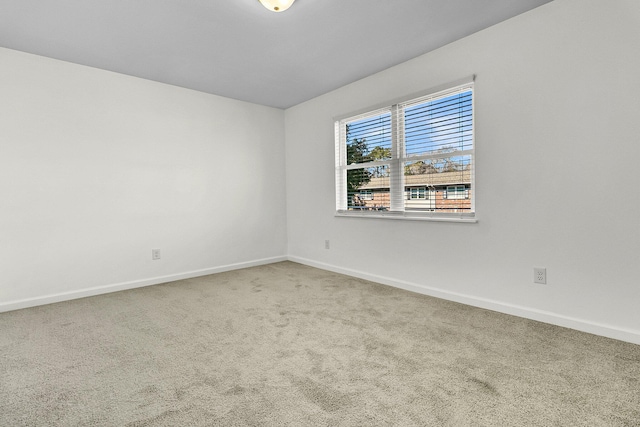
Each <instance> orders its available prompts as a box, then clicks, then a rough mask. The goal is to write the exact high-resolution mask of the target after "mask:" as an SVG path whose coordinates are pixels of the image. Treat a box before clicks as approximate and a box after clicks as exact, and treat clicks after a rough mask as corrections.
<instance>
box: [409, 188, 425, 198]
mask: <svg viewBox="0 0 640 427" xmlns="http://www.w3.org/2000/svg"><path fill="white" fill-rule="evenodd" d="M426 198H427V187H411V188H410V189H409V199H410V200H419V199H422V200H424V199H426Z"/></svg>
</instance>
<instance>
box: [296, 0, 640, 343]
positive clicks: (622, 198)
mask: <svg viewBox="0 0 640 427" xmlns="http://www.w3.org/2000/svg"><path fill="white" fill-rule="evenodd" d="M639 41H640V2H637V1H635V0H626V1H625V0H619V1H615V2H607V1H595V0H588V1H585V0H556V1H554V2H552V3H549V4H547V5H544V6H542V7H540V8H537V9H534V10H533V11H530V12H528V13H526V14H523V15H520V16H518V17H515V18H513V19H511V20H508V21H506V22H503V23H501V24H498V25H496V26H494V27H491V28H489V29H487V30H485V31H482V32H480V33H476V34H474V35H472V36H470V37H467V38H465V39H462V40H460V41H458V42H455V43H452V44H450V45H448V46H445V47H443V48H441V49H439V50H437V51H434V52H432V53H429V54H426V55H423V56H421V57H418V58H415V59H413V60H411V61H408V62H406V63H403V64H400V65H398V66H396V67H393V68H391V69H388V70H386V71H384V72H381V73H378V74H375V75H372V76H370V77H368V78H366V79H363V80H361V81H358V82H356V83H353V84H351V85H348V86H346V87H343V88H341V89H339V90H336V91H334V92H332V93H329V94H327V95H325V96H322V97H319V98H317V99H314V100H312V101H309V102H306V103H304V104H301V105H298V106H296V107H293V108H291V109H289V110H287V111H286V116H285V119H286V141H287V148H286V155H287V206H288V208H287V213H288V236H289V237H288V238H289V254H290V256H291V257H292V259H295V260H298V261H300V262H305V263H307V264H310V265H316V266H320V267H323V268H328V269H332V270H335V271H342V272H347V273H349V274H355V275H358V276H361V277H366V278H371V279H374V280H378V281H381V282H383V283H388V284H393V285H396V286H401V287H405V288H408V289H413V290H417V291H419V292H424V293H428V294H432V295H437V296H441V297H445V298H449V299H454V300H458V301H463V302H466V303H470V304H474V305H478V306H482V307H487V308H492V309H496V310H499V311H503V312H507V313H513V314H517V315H521V316H525V317H530V318H534V319H539V320H544V321H548V322H552V323H557V324H561V325H565V326H570V327H574V328H577V329H582V330H587V331H591V332H595V333H600V334H603V335H609V336H614V337H618V338H621V339H627V340H632V341H636V342H640V315H639V314H638V301H640V286H639V283H640V281H639V279H638V278H639V277H640V220H639V218H640V216H639V212H640V198H639V191H638V189H637V186H638V183H640V168H638V158H639V157H640V144H639V143H638V136H637V130H636V127H637V125H636V124H637V123H638V120H639V119H638V118H639V117H640V102H639V101H638V94H639V93H640V80H639V79H638V76H639V75H640V56H639V55H638V54H637V52H638V49H639V48H640V46H639ZM471 74H476V75H477V78H476V86H475V97H476V99H475V114H476V150H477V151H476V159H477V172H476V178H477V187H476V197H477V198H476V203H477V218H478V220H479V221H478V223H477V224H458V223H441V222H417V221H399V220H396V221H393V220H380V219H355V218H341V217H334V209H335V196H334V135H333V117H335V116H340V115H344V114H348V113H350V112H353V111H358V110H362V109H363V108H366V107H367V106H373V105H378V104H380V103H382V102H385V101H387V100H392V99H394V98H397V97H402V96H405V95H408V94H411V93H415V92H420V91H423V90H425V89H428V88H430V87H436V86H439V85H442V84H443V83H446V82H449V81H453V80H456V79H460V78H464V77H466V76H468V75H471ZM325 239H329V240H330V241H331V249H330V250H326V249H324V241H325ZM534 266H538V267H546V268H547V275H548V277H547V279H548V284H547V285H546V286H544V285H535V284H533V267H534Z"/></svg>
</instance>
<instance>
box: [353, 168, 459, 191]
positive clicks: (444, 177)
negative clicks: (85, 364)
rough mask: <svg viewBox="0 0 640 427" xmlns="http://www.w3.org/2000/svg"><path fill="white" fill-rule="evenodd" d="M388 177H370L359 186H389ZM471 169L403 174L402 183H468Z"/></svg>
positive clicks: (424, 185)
mask: <svg viewBox="0 0 640 427" xmlns="http://www.w3.org/2000/svg"><path fill="white" fill-rule="evenodd" d="M389 181H390V177H388V176H385V177H379V178H371V180H370V181H369V182H368V183H367V184H365V185H363V186H361V187H360V189H362V190H371V189H374V188H389ZM470 183H471V171H470V170H468V169H466V170H462V171H451V172H435V173H426V174H419V175H405V176H404V185H405V186H406V187H418V186H423V187H430V186H442V185H454V184H470Z"/></svg>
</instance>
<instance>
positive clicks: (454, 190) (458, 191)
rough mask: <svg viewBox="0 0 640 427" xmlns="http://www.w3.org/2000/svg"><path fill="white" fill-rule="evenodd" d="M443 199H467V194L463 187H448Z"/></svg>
mask: <svg viewBox="0 0 640 427" xmlns="http://www.w3.org/2000/svg"><path fill="white" fill-rule="evenodd" d="M443 197H444V198H445V199H447V200H461V199H468V198H469V192H468V191H467V189H466V188H465V186H464V185H449V186H447V190H446V192H445V193H444V196H443Z"/></svg>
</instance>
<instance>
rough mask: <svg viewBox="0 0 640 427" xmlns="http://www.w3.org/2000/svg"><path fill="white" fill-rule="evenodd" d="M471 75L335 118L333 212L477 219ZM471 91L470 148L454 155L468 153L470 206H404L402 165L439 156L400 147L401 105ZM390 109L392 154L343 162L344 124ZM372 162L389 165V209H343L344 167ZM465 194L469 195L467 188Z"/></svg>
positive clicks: (438, 154) (347, 214)
mask: <svg viewBox="0 0 640 427" xmlns="http://www.w3.org/2000/svg"><path fill="white" fill-rule="evenodd" d="M474 79H475V76H472V77H469V78H467V79H463V80H461V81H458V82H455V83H451V84H449V85H445V86H442V87H439V88H435V89H432V90H430V91H427V92H425V93H423V94H418V95H413V96H410V97H407V98H404V99H400V100H396V101H395V102H393V103H390V105H389V104H387V105H386V106H383V107H378V108H375V107H374V108H371V109H369V110H368V111H366V112H362V113H356V114H351V115H347V116H343V117H338V118H336V119H335V123H334V129H335V152H336V156H335V173H336V216H343V217H370V218H389V219H409V220H432V221H455V222H477V218H476V209H475V193H476V191H475V186H476V183H475V168H476V156H475V149H476V139H475V127H476V126H475V98H476V96H475V88H474ZM466 90H471V91H472V100H471V103H472V104H471V105H472V116H471V117H472V121H473V126H472V138H473V144H472V148H471V149H469V150H464V151H459V152H456V156H470V157H471V171H470V177H471V185H470V186H471V189H472V190H473V191H471V197H470V199H471V200H470V201H471V208H470V211H469V212H456V213H452V212H424V211H412V210H405V200H406V195H405V194H406V193H405V191H406V190H405V185H404V183H405V182H404V181H405V180H404V165H405V163H407V162H414V161H420V160H429V159H436V158H441V157H442V154H441V153H429V154H423V155H417V156H416V155H410V156H407V155H405V149H404V135H403V133H404V123H402V122H403V121H404V115H403V114H399V111H403V109H405V108H407V107H409V106H412V105H417V104H419V103H424V102H428V101H429V99H435V98H441V97H446V96H450V95H452V94H454V93H456V92H460V91H466ZM385 113H391V128H392V132H393V137H392V147H391V152H392V158H391V159H385V160H380V161H371V162H366V163H357V164H350V165H347V164H346V159H347V143H346V124H347V123H350V122H354V121H358V120H362V119H365V118H367V117H375V116H377V115H381V114H385ZM376 166H388V167H389V169H390V182H391V185H390V209H389V210H388V211H384V212H379V211H366V210H348V209H347V184H346V181H347V180H346V176H347V170H352V169H361V168H370V167H376ZM466 190H467V191H465V194H466V195H467V198H469V196H468V195H469V191H468V190H469V189H466Z"/></svg>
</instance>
